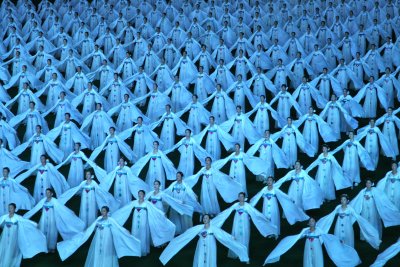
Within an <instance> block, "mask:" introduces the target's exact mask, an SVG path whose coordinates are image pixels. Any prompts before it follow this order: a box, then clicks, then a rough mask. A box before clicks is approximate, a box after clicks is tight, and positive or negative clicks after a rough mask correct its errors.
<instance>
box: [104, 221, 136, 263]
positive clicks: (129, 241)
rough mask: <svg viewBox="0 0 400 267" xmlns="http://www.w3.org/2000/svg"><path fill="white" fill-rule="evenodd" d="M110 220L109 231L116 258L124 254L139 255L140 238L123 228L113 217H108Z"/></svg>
mask: <svg viewBox="0 0 400 267" xmlns="http://www.w3.org/2000/svg"><path fill="white" fill-rule="evenodd" d="M108 220H109V221H110V222H111V233H112V239H113V242H114V247H115V252H116V253H117V257H118V258H122V257H125V256H132V257H140V256H141V246H140V240H138V239H137V238H135V237H134V236H133V235H131V233H129V232H128V231H127V230H126V229H125V228H123V227H122V226H120V225H119V224H118V223H117V222H116V221H115V220H114V218H113V217H110V218H108Z"/></svg>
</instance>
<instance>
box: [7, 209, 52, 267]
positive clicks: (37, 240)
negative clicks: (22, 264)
mask: <svg viewBox="0 0 400 267" xmlns="http://www.w3.org/2000/svg"><path fill="white" fill-rule="evenodd" d="M14 216H15V215H14ZM17 216H18V215H17ZM18 247H19V249H20V251H21V253H22V256H23V258H24V259H29V258H32V257H33V256H35V255H36V254H39V253H41V252H44V253H47V242H46V237H45V235H44V234H43V233H42V232H41V231H40V230H39V228H38V227H37V224H36V223H34V222H32V221H30V220H27V219H24V218H22V217H20V216H18Z"/></svg>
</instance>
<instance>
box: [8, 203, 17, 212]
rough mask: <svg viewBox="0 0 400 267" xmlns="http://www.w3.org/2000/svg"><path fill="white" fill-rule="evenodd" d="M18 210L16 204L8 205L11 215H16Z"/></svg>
mask: <svg viewBox="0 0 400 267" xmlns="http://www.w3.org/2000/svg"><path fill="white" fill-rule="evenodd" d="M16 209H17V205H15V203H10V204H8V212H9V214H14V213H15V210H16Z"/></svg>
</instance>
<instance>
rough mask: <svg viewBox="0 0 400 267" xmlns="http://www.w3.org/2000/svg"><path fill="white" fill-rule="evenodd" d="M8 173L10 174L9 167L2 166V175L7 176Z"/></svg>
mask: <svg viewBox="0 0 400 267" xmlns="http://www.w3.org/2000/svg"><path fill="white" fill-rule="evenodd" d="M9 174H10V168H8V167H4V168H3V177H8V175H9Z"/></svg>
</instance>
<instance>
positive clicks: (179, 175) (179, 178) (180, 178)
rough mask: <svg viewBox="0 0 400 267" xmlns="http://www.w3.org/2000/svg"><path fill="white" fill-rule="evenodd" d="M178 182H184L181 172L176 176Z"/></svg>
mask: <svg viewBox="0 0 400 267" xmlns="http://www.w3.org/2000/svg"><path fill="white" fill-rule="evenodd" d="M176 180H177V181H178V182H181V181H182V174H180V173H179V172H178V173H177V174H176Z"/></svg>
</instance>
